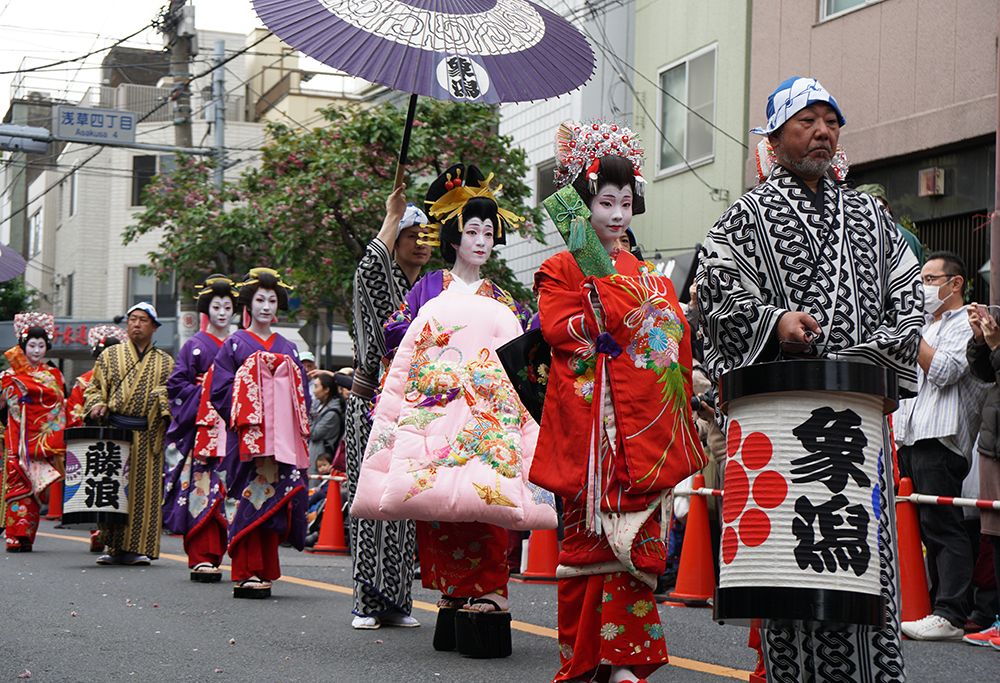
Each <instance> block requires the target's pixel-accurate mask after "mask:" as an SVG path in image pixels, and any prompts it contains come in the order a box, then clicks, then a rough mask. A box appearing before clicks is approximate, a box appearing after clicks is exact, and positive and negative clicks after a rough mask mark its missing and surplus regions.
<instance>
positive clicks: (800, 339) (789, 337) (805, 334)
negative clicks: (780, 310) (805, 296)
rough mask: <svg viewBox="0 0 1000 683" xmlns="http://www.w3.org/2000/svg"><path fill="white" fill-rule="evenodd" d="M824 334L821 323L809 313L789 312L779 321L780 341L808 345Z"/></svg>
mask: <svg viewBox="0 0 1000 683" xmlns="http://www.w3.org/2000/svg"><path fill="white" fill-rule="evenodd" d="M820 332H822V330H821V328H820V326H819V323H818V322H816V319H815V318H813V317H812V316H811V315H809V314H808V313H803V312H802V311H789V312H788V313H785V314H784V315H783V316H781V320H780V321H778V341H782V342H794V343H796V344H803V345H808V344H811V343H812V342H813V340H815V339H816V337H818V336H819V334H820Z"/></svg>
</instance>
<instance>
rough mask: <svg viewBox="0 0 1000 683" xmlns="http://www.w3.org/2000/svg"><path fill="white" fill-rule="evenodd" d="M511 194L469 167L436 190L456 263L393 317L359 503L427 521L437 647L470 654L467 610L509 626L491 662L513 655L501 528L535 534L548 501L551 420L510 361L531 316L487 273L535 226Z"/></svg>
mask: <svg viewBox="0 0 1000 683" xmlns="http://www.w3.org/2000/svg"><path fill="white" fill-rule="evenodd" d="M498 191H499V188H498V187H494V186H493V183H492V176H491V177H489V178H486V177H484V176H483V175H482V173H480V171H479V169H478V168H476V167H475V166H472V165H469V166H465V165H464V164H456V165H454V166H452V167H450V168H449V169H447V170H446V171H445V172H444V173H443V174H441V176H440V177H438V178H437V179H436V180H435V181H434V182H433V183H432V184H431V186H430V188H429V189H428V191H427V196H426V200H425V201H426V204H427V207H428V214H429V215H430V216H431V217H432V218H433V219H434V220H435V223H434V224H432V225H429V226H427V229H428V231H429V233H430V234H433V235H435V236H434V237H429V238H428V241H429V242H438V241H439V242H440V247H441V255H442V257H443V258H444V260H445V261H446V262H447V263H449V264H451V268H449V269H447V270H438V271H434V272H431V273H428V274H427V275H425V276H424V277H423V278H421V279H420V280H419V281H418V282H417V284H416V285H414V287H413V289H412V290H410V292H409V294H407V296H406V299H405V301H404V302H403V305H402V306H401V307H400V310H399V311H397V312H396V313H394V314H393V315H392V317H390V319H389V321H388V322H387V323H386V326H385V345H386V348H387V349H388V353H389V355H390V357H391V358H392V363H391V365H390V367H389V371H388V374H387V375H386V380H385V383H384V386H383V391H382V393H381V395H380V397H379V401H378V404H377V405H376V408H375V414H374V415H373V426H372V435H371V438H370V440H369V445H368V451H367V453H368V455H367V457H366V458H365V461H364V463H363V464H362V469H361V477H360V480H359V482H358V489H357V495H356V497H355V500H354V505H353V507H352V508H351V514H352V515H360V516H362V517H373V516H384V517H388V518H390V519H393V518H398V517H404V516H410V517H412V518H414V519H416V520H418V521H417V522H416V528H417V550H418V553H419V556H420V570H421V580H422V582H423V585H424V587H425V588H428V589H431V590H436V591H440V593H441V598H440V600H439V601H438V607H439V608H440V610H441V611H440V612H439V614H440V616H439V618H438V622H437V627H436V629H435V636H434V641H435V648H436V649H441V650H450V649H456V647H457V648H458V649H459V651H463V646H462V644H461V642H460V641H459V642H456V626H455V623H456V619H457V618H459V615H458V614H457V611H459V610H465V611H472V612H476V613H478V614H479V615H480V616H482V615H489V616H486V617H485V618H486V619H496V623H497V624H498V626H497V630H504V629H506V634H507V635H506V647H505V646H504V645H503V644H502V642H501V639H502V636H501V637H498V638H496V639H493V636H490V637H489V638H484V640H491V639H492V640H491V642H490V643H489V644H488V646H487V647H486V649H485V650H484V651H482V652H479V653H478V654H476V655H475V656H483V657H498V656H499V657H502V656H506V655H509V654H510V650H509V642H510V641H509V629H510V617H509V614H507V612H508V609H509V605H508V601H507V581H508V567H507V562H506V554H507V536H508V534H507V529H506V528H503V526H501V525H506V526H508V527H509V528H531V525H532V524H533V522H532V521H531V520H532V518H531V515H532V514H533V512H534V511H536V508H538V506H537V505H536V504H535V502H534V497H535V494H534V493H533V492H531V491H530V490H529V489H528V488H527V487H526V486H525V483H524V474H525V473H526V472H527V467H528V466H529V465H530V462H531V458H532V456H533V453H534V440H535V439H534V437H535V435H536V434H537V425H535V423H534V421H533V420H531V418H530V417H529V416H528V415H527V413H526V411H525V409H524V407H523V406H522V405H521V402H520V401H519V400H518V399H517V396H516V394H515V393H514V391H513V387H512V386H511V384H510V382H509V380H507V377H506V375H505V374H504V373H503V370H502V368H501V366H500V364H499V361H498V359H497V358H496V348H497V347H498V346H500V345H502V344H504V343H506V342H508V341H510V340H512V339H514V338H515V337H517V336H519V335H520V334H521V333H522V332H523V330H524V328H525V326H526V325H527V323H528V319H529V312H528V311H527V309H525V308H523V307H522V306H520V305H519V304H517V303H516V302H515V301H514V300H513V298H512V297H511V296H510V294H509V293H508V292H507V291H506V290H504V289H503V288H501V287H500V286H498V285H496V284H495V283H493V282H491V281H490V280H489V279H488V278H484V277H483V275H482V273H481V269H482V268H483V266H484V265H485V264H486V262H487V261H488V260H489V257H490V254H491V253H492V251H493V247H494V245H496V244H504V243H505V242H506V236H507V231H508V230H510V229H511V227H512V226H514V225H516V224H517V223H519V222H520V221H521V220H522V219H521V218H520V217H519V216H515V215H514V214H513V213H511V212H510V211H507V210H505V209H503V208H502V207H500V206H498V203H497V194H498ZM386 468H387V469H386ZM547 510H548V516H549V517H550V520H549V521H550V522H551V526H552V527H554V526H555V522H556V520H555V513H554V510H553V509H552V508H547ZM541 514H542V515H544V514H545V513H544V511H542V512H541ZM504 620H506V623H505V624H504ZM463 653H464V654H470V652H464V651H463Z"/></svg>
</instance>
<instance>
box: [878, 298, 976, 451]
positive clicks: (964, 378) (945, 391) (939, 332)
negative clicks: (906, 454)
mask: <svg viewBox="0 0 1000 683" xmlns="http://www.w3.org/2000/svg"><path fill="white" fill-rule="evenodd" d="M923 338H924V341H926V342H927V343H928V344H929V345H930V346H932V347H934V349H935V352H934V357H933V358H932V359H931V364H930V368H929V369H928V371H927V372H924V369H923V368H922V367H919V366H918V367H917V396H916V398H908V399H904V400H902V401H900V402H899V410H897V411H896V414H895V415H894V416H893V422H892V424H893V429H894V431H895V433H896V442H897V443H898V444H899V445H903V446H912V445H913V444H914V443H916V442H917V441H920V440H921V439H938V440H939V441H941V443H942V444H944V445H945V446H946V447H948V448H949V449H950V450H952V451H954V452H955V453H958V454H959V455H961V456H962V457H964V458H966V459H969V458H971V457H972V446H973V443H974V442H975V440H976V435H977V434H978V433H979V422H980V416H981V414H982V408H983V401H984V400H985V398H986V390H987V388H988V387H987V385H986V384H985V383H984V382H981V381H979V380H978V379H976V378H975V377H973V376H972V373H971V372H970V371H969V362H968V360H967V359H966V357H965V347H966V345H967V344H968V343H969V339H971V338H972V328H971V327H970V326H969V318H968V316H967V315H966V312H965V307H962V308H959V309H957V310H954V311H945V313H944V314H943V315H942V316H941V319H940V320H936V321H935V320H930V321H929V322H927V323H925V324H924V329H923Z"/></svg>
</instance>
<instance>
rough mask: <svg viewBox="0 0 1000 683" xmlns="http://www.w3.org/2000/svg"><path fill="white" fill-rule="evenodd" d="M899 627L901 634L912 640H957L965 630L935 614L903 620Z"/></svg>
mask: <svg viewBox="0 0 1000 683" xmlns="http://www.w3.org/2000/svg"><path fill="white" fill-rule="evenodd" d="M900 628H901V629H902V631H903V635H905V636H906V637H907V638H911V639H913V640H958V639H959V638H961V637H962V636H963V635H965V631H963V630H962V629H960V628H959V627H958V626H953V625H952V623H951V622H950V621H948V620H947V619H945V618H944V617H940V616H938V615H936V614H929V615H927V616H926V617H924V618H923V619H918V620H916V621H904V622H903V623H902V624H900Z"/></svg>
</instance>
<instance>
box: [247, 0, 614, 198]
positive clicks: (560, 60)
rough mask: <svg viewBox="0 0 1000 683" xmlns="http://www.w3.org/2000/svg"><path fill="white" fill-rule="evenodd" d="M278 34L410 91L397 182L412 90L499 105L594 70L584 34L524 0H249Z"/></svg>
mask: <svg viewBox="0 0 1000 683" xmlns="http://www.w3.org/2000/svg"><path fill="white" fill-rule="evenodd" d="M253 5H254V9H255V10H256V11H257V15H258V16H259V17H260V18H261V21H263V22H264V24H265V25H267V27H268V28H269V29H270V30H271V31H273V32H274V33H275V34H276V35H277V36H278V37H279V38H281V39H282V40H283V41H285V42H286V43H288V44H289V45H291V46H292V47H294V48H295V49H297V50H300V51H302V52H304V53H305V54H307V55H309V56H310V57H312V58H313V59H317V60H319V61H321V62H323V63H324V64H327V65H329V66H332V67H334V68H335V69H339V70H340V71H343V72H345V73H347V74H350V75H352V76H357V77H359V78H363V79H365V80H366V81H371V82H373V83H380V84H382V85H384V86H386V87H388V88H392V89H393V90H398V91H400V92H408V93H412V96H411V97H410V104H409V109H408V110H407V114H406V127H405V128H404V129H403V142H402V145H401V147H400V151H399V165H398V166H397V168H396V183H395V184H396V185H397V186H398V185H399V184H400V183H401V182H402V174H403V167H404V166H405V165H406V157H407V151H408V149H409V145H410V131H411V130H412V128H413V117H414V113H415V112H416V108H417V96H418V95H426V96H428V97H433V98H435V99H439V100H452V101H455V102H475V103H479V104H499V103H501V102H527V101H530V100H544V99H547V98H549V97H556V96H557V95H562V94H563V93H568V92H570V91H572V90H575V89H576V88H579V87H580V86H582V85H583V84H584V83H586V82H587V81H588V80H590V77H591V76H592V75H593V73H594V66H595V63H594V51H593V50H592V49H591V48H590V44H589V43H588V42H587V39H586V38H584V37H583V35H582V34H581V33H580V32H579V31H577V30H576V29H575V28H574V27H573V26H572V24H570V23H569V22H568V21H566V20H565V19H563V18H562V17H560V16H559V15H558V14H555V13H553V12H550V11H549V10H546V9H543V8H541V7H539V6H538V5H536V4H534V3H532V2H528V1H527V0H253Z"/></svg>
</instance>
